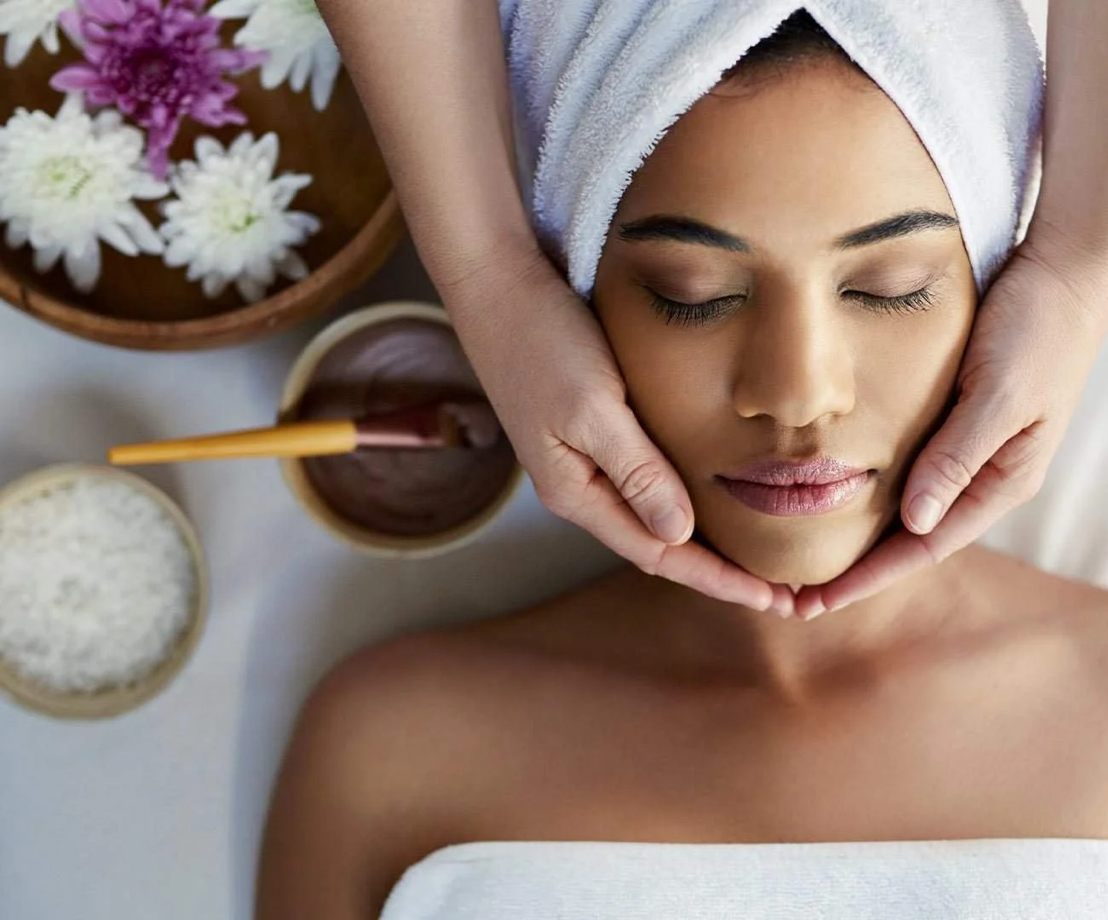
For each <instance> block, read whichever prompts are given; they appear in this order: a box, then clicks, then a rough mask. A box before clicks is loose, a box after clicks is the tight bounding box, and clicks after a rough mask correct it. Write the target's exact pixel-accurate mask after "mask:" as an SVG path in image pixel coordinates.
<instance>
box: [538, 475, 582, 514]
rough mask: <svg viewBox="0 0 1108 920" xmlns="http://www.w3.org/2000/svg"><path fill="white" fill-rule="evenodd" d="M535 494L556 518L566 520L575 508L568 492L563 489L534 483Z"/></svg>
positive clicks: (574, 503) (547, 484)
mask: <svg viewBox="0 0 1108 920" xmlns="http://www.w3.org/2000/svg"><path fill="white" fill-rule="evenodd" d="M535 494H536V495H537V496H538V498H539V501H541V502H542V503H543V504H544V505H545V506H546V507H547V508H548V509H550V511H552V512H553V513H554V514H556V515H558V517H562V518H568V517H569V516H570V515H571V513H572V512H573V510H574V508H575V507H576V502H574V501H572V500H571V498H570V496H569V491H568V490H567V489H565V488H563V487H559V486H552V485H550V484H549V483H542V484H539V483H535Z"/></svg>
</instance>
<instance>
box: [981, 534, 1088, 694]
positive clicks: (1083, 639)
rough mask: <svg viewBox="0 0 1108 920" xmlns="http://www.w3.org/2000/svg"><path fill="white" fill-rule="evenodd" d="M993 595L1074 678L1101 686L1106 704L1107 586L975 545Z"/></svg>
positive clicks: (1027, 632) (1037, 643)
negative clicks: (1054, 654)
mask: <svg viewBox="0 0 1108 920" xmlns="http://www.w3.org/2000/svg"><path fill="white" fill-rule="evenodd" d="M974 553H975V556H974V559H973V564H974V565H977V566H979V567H980V570H981V572H982V573H983V574H984V576H985V578H986V585H987V586H988V590H989V593H990V595H995V596H997V597H998V598H1001V599H1002V609H1003V611H1005V612H1007V611H1011V612H1012V614H1014V619H1015V620H1016V621H1019V622H1021V623H1022V624H1024V629H1025V632H1026V634H1027V635H1028V636H1029V637H1030V638H1032V639H1033V640H1034V644H1036V645H1038V646H1039V647H1040V648H1042V647H1045V646H1047V645H1050V646H1052V647H1053V648H1055V649H1057V650H1058V652H1059V656H1058V658H1057V660H1058V661H1064V662H1065V663H1066V670H1067V672H1068V673H1070V674H1071V675H1072V676H1073V678H1074V679H1075V680H1080V681H1082V682H1083V683H1085V684H1087V685H1088V686H1089V687H1090V688H1091V689H1095V688H1097V687H1099V688H1101V689H1102V691H1103V692H1102V693H1101V694H1099V698H1100V699H1102V700H1103V701H1104V703H1105V706H1106V708H1108V591H1106V590H1104V589H1103V588H1100V587H1098V586H1096V585H1092V584H1088V583H1086V582H1081V581H1077V580H1075V579H1071V578H1065V577H1062V576H1060V575H1055V574H1053V573H1050V572H1045V571H1043V570H1042V569H1039V568H1037V567H1036V566H1033V565H1030V564H1029V563H1026V562H1023V561H1022V560H1019V559H1015V558H1013V557H1011V556H1008V555H1005V554H1003V553H996V552H993V551H991V550H984V549H981V548H977V547H975V548H974Z"/></svg>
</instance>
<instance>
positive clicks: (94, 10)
mask: <svg viewBox="0 0 1108 920" xmlns="http://www.w3.org/2000/svg"><path fill="white" fill-rule="evenodd" d="M81 10H82V11H83V12H84V14H85V15H86V16H92V17H93V18H95V19H99V20H100V21H101V22H110V23H113V24H115V25H122V24H123V23H125V22H127V20H129V19H130V18H131V17H132V16H133V15H134V14H133V13H132V11H131V9H130V7H128V6H127V4H126V3H124V2H123V0H81Z"/></svg>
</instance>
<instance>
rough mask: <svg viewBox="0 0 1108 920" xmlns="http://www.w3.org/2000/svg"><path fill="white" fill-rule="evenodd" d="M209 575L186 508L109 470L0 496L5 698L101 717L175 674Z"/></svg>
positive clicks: (192, 638)
mask: <svg viewBox="0 0 1108 920" xmlns="http://www.w3.org/2000/svg"><path fill="white" fill-rule="evenodd" d="M207 606H208V574H207V566H206V563H205V559H204V553H203V550H202V548H201V545H200V541H199V539H198V537H197V535H196V532H195V530H194V528H193V526H192V524H191V523H190V522H189V520H188V518H186V517H185V515H184V513H183V512H182V511H181V509H180V508H179V507H178V506H177V505H176V504H175V503H174V502H173V501H172V499H170V498H169V496H167V495H166V494H165V493H164V492H162V491H160V490H159V489H157V488H155V487H154V486H153V485H151V484H150V483H148V482H147V481H146V480H145V479H142V478H141V477H139V476H136V475H134V474H132V473H128V472H126V471H124V470H118V469H114V468H108V467H99V466H84V465H77V464H65V465H61V466H52V467H47V468H46V469H42V470H39V471H37V472H34V473H31V474H30V475H28V476H24V477H23V478H21V479H18V480H16V481H15V482H13V483H11V484H10V485H8V486H6V487H5V488H3V489H0V691H4V692H6V693H7V694H8V695H9V696H10V697H11V698H12V699H14V700H15V701H16V702H17V703H20V704H21V705H23V706H26V707H27V708H29V709H33V710H35V711H37V712H40V713H44V714H46V715H50V716H55V717H58V718H67V719H100V718H108V717H111V716H116V715H119V714H121V713H124V712H127V711H128V710H131V709H134V708H135V707H137V706H139V705H141V704H142V703H144V702H146V701H147V700H149V699H151V698H152V697H153V696H155V695H156V694H158V693H159V692H160V691H161V690H163V689H164V688H165V687H166V686H167V685H168V684H169V682H170V681H171V680H172V679H173V678H174V677H175V676H176V675H177V674H178V673H179V672H180V671H181V669H182V668H183V667H184V665H185V663H186V661H187V660H188V658H189V656H190V655H191V653H192V651H193V649H194V648H195V647H196V644H197V642H198V641H199V638H200V634H201V632H202V631H203V628H204V622H205V620H206V618H207Z"/></svg>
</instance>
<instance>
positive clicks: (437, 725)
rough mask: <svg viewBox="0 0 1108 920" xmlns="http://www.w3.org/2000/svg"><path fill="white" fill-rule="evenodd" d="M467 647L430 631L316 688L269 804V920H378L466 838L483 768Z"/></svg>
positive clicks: (357, 659)
mask: <svg viewBox="0 0 1108 920" xmlns="http://www.w3.org/2000/svg"><path fill="white" fill-rule="evenodd" d="M459 648H460V646H459V644H458V643H457V642H456V641H453V640H451V639H450V638H449V637H448V636H447V635H446V634H442V635H440V634H436V633H431V632H428V633H415V634H411V635H405V636H402V637H398V638H395V639H390V640H387V641H385V642H381V643H378V644H376V645H374V646H371V647H369V648H366V649H364V650H363V651H361V652H358V653H357V654H355V655H353V656H351V657H350V658H348V659H347V660H346V661H344V662H343V663H342V664H340V665H339V666H338V667H337V668H335V669H334V670H333V671H332V672H331V673H330V674H328V675H327V676H326V677H325V678H324V679H323V680H322V681H321V682H320V684H319V685H318V686H317V687H316V689H315V690H314V692H313V693H312V694H311V696H310V697H309V699H308V701H307V703H306V704H305V705H304V707H303V709H302V711H301V713H300V717H299V720H298V723H297V726H296V729H295V731H294V733H293V737H292V740H291V742H290V744H289V748H288V751H287V752H286V755H285V759H284V763H283V765H282V768H281V772H280V775H279V777H278V781H277V785H276V788H275V790H274V793H273V799H272V801H271V804H270V812H269V817H268V820H267V826H266V832H265V840H264V842H263V847H262V854H261V859H260V863H259V873H258V883H257V904H258V907H257V912H256V917H257V918H259V920H293V918H298V917H307V916H319V917H324V916H325V917H334V918H336V920H339V918H342V920H346V918H348V917H349V918H351V920H353V918H354V917H367V916H369V917H376V916H377V915H378V912H379V911H380V909H381V907H382V906H383V904H384V902H385V899H386V898H387V896H388V893H389V892H390V891H391V890H392V888H393V886H394V885H395V884H396V882H397V881H398V880H399V878H400V877H401V876H402V875H403V873H404V871H405V870H406V869H407V868H408V867H409V866H411V865H412V864H414V863H415V862H418V861H419V860H420V859H422V858H423V857H424V856H426V855H427V854H428V853H430V852H432V851H434V850H435V849H438V848H439V847H441V846H444V845H445V844H447V843H450V842H453V841H454V840H455V839H457V836H458V834H459V833H460V827H459V825H458V820H459V814H458V812H459V805H460V803H464V802H466V801H467V791H468V790H467V787H466V782H467V778H470V779H472V778H473V777H476V776H479V769H478V768H479V765H480V763H481V758H482V752H481V750H480V746H479V742H480V739H481V731H480V722H481V720H480V716H481V706H480V704H479V702H478V693H477V692H476V691H477V689H478V688H477V685H476V683H475V682H474V681H473V680H472V679H470V678H471V676H472V675H473V674H474V673H475V672H474V671H473V669H472V668H468V667H466V662H465V661H464V660H463V659H462V658H461V657H460V656H459V654H458V650H459Z"/></svg>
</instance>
